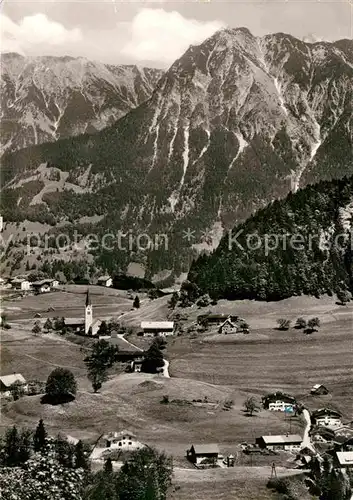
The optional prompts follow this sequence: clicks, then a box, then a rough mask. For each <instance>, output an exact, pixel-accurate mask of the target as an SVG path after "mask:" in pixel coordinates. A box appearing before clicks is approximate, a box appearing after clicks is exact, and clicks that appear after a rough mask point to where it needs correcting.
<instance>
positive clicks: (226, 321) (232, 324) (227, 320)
mask: <svg viewBox="0 0 353 500" xmlns="http://www.w3.org/2000/svg"><path fill="white" fill-rule="evenodd" d="M226 323H229V324H230V325H231V326H232V327H233V328H235V326H236V325H235V324H234V323H233V322H232V321H231V320H230V318H227V319H226V320H225V321H223V323H222V324H221V325H220V328H222V326H224V325H225V324H226Z"/></svg>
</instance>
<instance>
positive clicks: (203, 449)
mask: <svg viewBox="0 0 353 500" xmlns="http://www.w3.org/2000/svg"><path fill="white" fill-rule="evenodd" d="M219 455H220V453H219V447H218V444H195V445H192V446H191V448H190V449H189V450H187V452H186V456H187V458H188V460H190V462H192V463H193V464H201V463H202V462H204V461H207V462H211V463H212V462H213V463H216V462H217V460H218V458H219Z"/></svg>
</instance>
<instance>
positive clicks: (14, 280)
mask: <svg viewBox="0 0 353 500" xmlns="http://www.w3.org/2000/svg"><path fill="white" fill-rule="evenodd" d="M24 281H28V279H27V278H13V279H12V280H11V283H23V282H24Z"/></svg>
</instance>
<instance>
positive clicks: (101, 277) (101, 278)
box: [98, 276, 111, 281]
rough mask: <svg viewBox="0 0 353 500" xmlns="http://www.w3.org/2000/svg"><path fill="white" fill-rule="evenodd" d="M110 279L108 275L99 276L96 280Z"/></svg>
mask: <svg viewBox="0 0 353 500" xmlns="http://www.w3.org/2000/svg"><path fill="white" fill-rule="evenodd" d="M110 279H111V277H110V276H100V277H99V278H98V281H108V280H110Z"/></svg>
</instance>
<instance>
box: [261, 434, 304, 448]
mask: <svg viewBox="0 0 353 500" xmlns="http://www.w3.org/2000/svg"><path fill="white" fill-rule="evenodd" d="M256 444H257V445H258V446H259V447H260V448H267V449H268V450H286V451H297V450H299V449H300V447H301V444H302V438H301V436H299V434H285V435H282V436H281V435H280V436H261V437H259V438H256Z"/></svg>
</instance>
